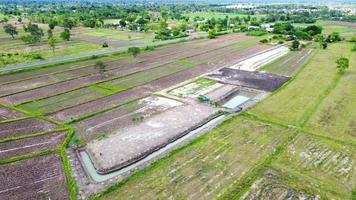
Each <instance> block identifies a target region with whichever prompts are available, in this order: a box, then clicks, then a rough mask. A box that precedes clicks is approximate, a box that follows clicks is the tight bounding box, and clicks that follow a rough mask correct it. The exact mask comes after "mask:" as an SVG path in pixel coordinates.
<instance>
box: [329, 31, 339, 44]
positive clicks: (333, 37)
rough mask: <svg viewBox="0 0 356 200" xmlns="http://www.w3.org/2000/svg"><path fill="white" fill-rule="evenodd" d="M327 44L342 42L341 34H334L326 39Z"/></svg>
mask: <svg viewBox="0 0 356 200" xmlns="http://www.w3.org/2000/svg"><path fill="white" fill-rule="evenodd" d="M326 41H327V42H338V41H341V37H340V34H339V33H338V32H332V33H331V34H330V35H328V37H327V38H326Z"/></svg>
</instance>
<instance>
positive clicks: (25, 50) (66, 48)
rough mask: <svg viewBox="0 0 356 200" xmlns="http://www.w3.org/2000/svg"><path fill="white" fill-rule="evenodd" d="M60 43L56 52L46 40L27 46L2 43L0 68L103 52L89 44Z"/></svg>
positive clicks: (18, 42) (18, 41)
mask: <svg viewBox="0 0 356 200" xmlns="http://www.w3.org/2000/svg"><path fill="white" fill-rule="evenodd" d="M58 41H59V42H58V43H57V46H56V49H55V51H54V52H53V51H52V49H50V47H49V46H48V44H47V41H46V40H44V41H42V42H40V43H38V44H33V45H28V44H25V43H24V42H22V41H20V40H18V39H16V40H11V41H7V42H1V43H0V49H1V50H0V54H1V53H2V54H4V55H3V56H1V57H0V67H4V66H7V65H15V64H20V63H29V62H36V61H40V60H47V59H52V58H60V57H64V56H70V55H75V54H81V53H88V52H93V51H100V50H103V48H102V47H101V46H100V45H96V44H92V43H88V42H82V41H69V42H66V41H60V40H59V39H58ZM9 54H11V55H9Z"/></svg>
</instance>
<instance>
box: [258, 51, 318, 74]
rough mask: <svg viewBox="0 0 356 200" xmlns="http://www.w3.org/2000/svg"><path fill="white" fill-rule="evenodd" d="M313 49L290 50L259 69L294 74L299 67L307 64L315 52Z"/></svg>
mask: <svg viewBox="0 0 356 200" xmlns="http://www.w3.org/2000/svg"><path fill="white" fill-rule="evenodd" d="M313 51H314V50H313V49H311V48H304V49H302V50H300V51H290V52H289V53H288V54H287V55H285V56H282V57H281V58H278V59H277V60H275V61H273V62H272V63H270V64H267V65H265V66H263V67H262V68H260V69H259V71H266V72H270V73H274V74H279V75H284V76H293V75H294V74H295V73H296V72H297V71H298V69H299V68H300V67H301V66H303V65H305V63H306V62H307V61H308V60H309V59H310V57H311V56H312V54H313Z"/></svg>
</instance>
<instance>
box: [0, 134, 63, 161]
mask: <svg viewBox="0 0 356 200" xmlns="http://www.w3.org/2000/svg"><path fill="white" fill-rule="evenodd" d="M65 137H66V132H57V133H50V134H46V135H41V136H37V137H31V138H25V139H20V140H15V141H11V142H6V143H0V160H3V159H8V158H11V157H16V156H24V155H26V154H33V153H39V152H41V151H46V150H51V149H54V148H57V147H59V146H61V145H62V143H63V141H64V138H65Z"/></svg>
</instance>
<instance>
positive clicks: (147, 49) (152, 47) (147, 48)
mask: <svg viewBox="0 0 356 200" xmlns="http://www.w3.org/2000/svg"><path fill="white" fill-rule="evenodd" d="M155 48H156V47H155V46H146V47H145V48H144V50H145V51H153V50H154V49H155Z"/></svg>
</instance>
